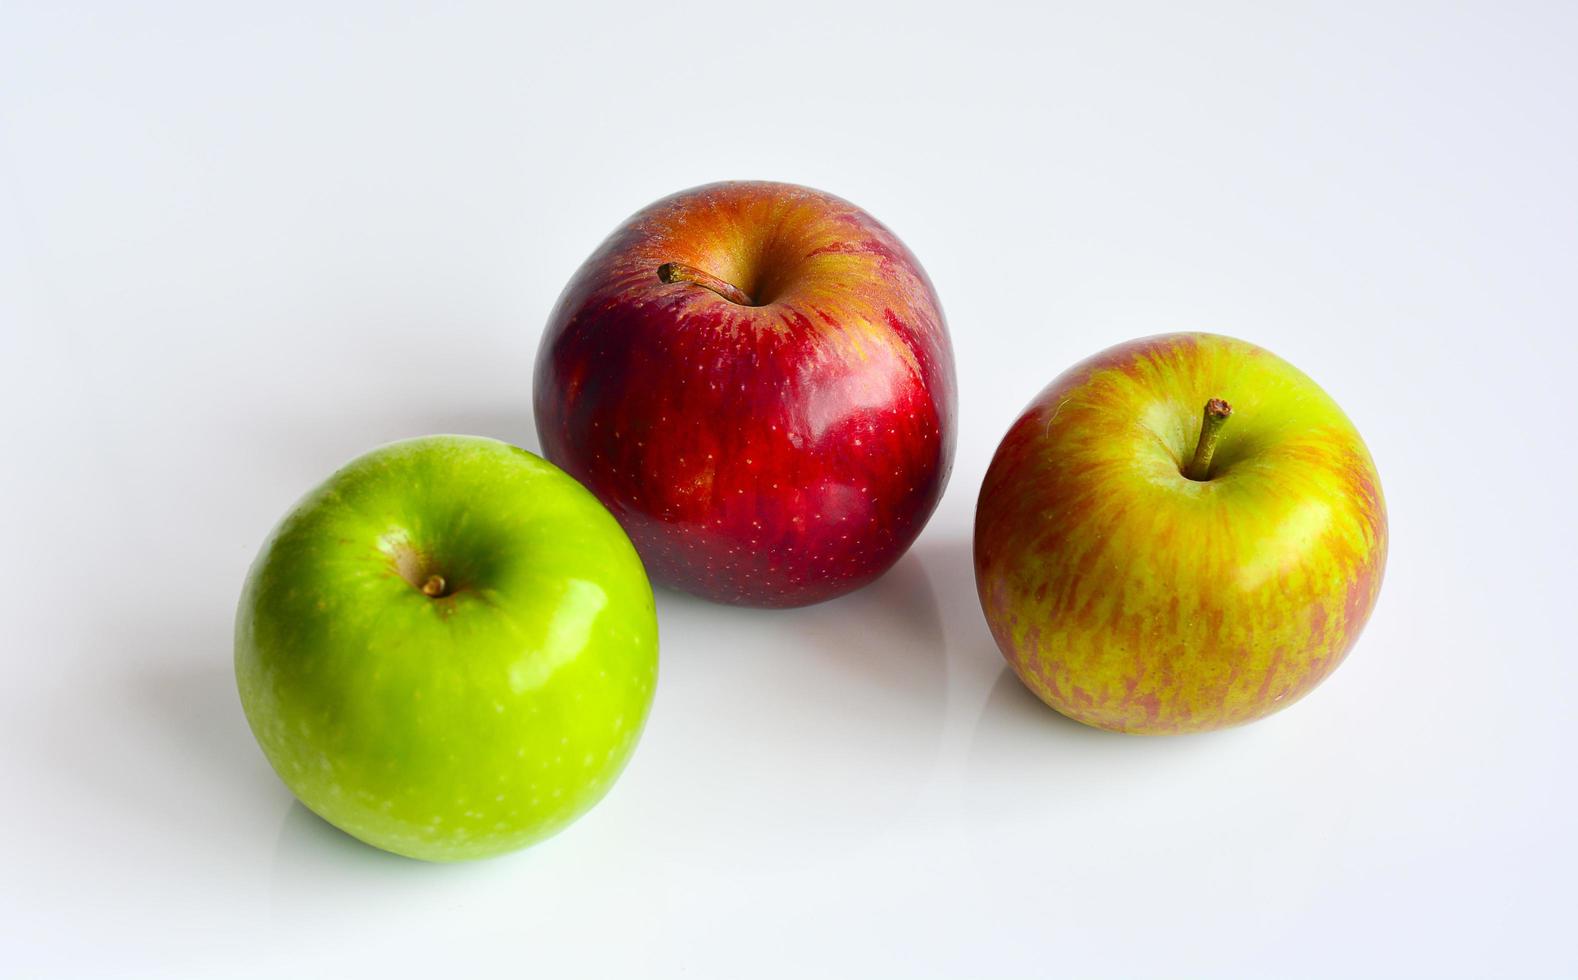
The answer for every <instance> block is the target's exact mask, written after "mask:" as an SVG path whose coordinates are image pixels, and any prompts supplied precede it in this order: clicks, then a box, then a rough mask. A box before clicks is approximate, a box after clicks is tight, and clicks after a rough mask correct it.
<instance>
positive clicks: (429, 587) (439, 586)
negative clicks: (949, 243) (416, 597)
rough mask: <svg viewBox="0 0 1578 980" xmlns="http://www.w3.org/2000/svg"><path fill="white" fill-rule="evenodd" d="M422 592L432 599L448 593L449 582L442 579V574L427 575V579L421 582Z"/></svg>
mask: <svg viewBox="0 0 1578 980" xmlns="http://www.w3.org/2000/svg"><path fill="white" fill-rule="evenodd" d="M422 594H423V595H425V596H432V597H433V598H434V599H438V598H441V597H443V596H446V595H448V594H449V583H448V582H445V581H444V576H442V575H429V576H428V577H427V581H426V582H423V583H422Z"/></svg>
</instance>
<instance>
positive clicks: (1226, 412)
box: [1184, 398, 1233, 481]
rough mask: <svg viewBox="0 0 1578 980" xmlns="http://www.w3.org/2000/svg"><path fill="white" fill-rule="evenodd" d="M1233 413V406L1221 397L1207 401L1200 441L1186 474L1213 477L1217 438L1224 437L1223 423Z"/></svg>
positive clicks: (1192, 476) (1204, 477)
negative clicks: (1212, 469) (1213, 460)
mask: <svg viewBox="0 0 1578 980" xmlns="http://www.w3.org/2000/svg"><path fill="white" fill-rule="evenodd" d="M1232 414H1233V406H1231V405H1229V404H1228V403H1227V402H1225V401H1223V400H1222V399H1220V398H1213V399H1211V400H1210V401H1208V402H1206V403H1205V418H1204V419H1202V420H1201V421H1200V441H1199V442H1198V443H1196V444H1195V447H1194V458H1193V459H1191V460H1189V465H1188V466H1186V467H1184V476H1186V477H1188V478H1189V479H1191V480H1197V481H1201V480H1209V479H1210V478H1211V457H1212V456H1214V455H1216V443H1217V440H1219V439H1221V438H1222V423H1224V422H1226V421H1227V419H1228V416H1230V415H1232Z"/></svg>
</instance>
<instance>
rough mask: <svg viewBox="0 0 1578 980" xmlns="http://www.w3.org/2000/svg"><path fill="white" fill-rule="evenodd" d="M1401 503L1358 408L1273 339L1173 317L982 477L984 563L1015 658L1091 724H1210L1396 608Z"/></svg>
mask: <svg viewBox="0 0 1578 980" xmlns="http://www.w3.org/2000/svg"><path fill="white" fill-rule="evenodd" d="M1386 546H1387V523H1386V504H1385V502H1384V500H1383V498H1382V495H1381V483H1380V479H1379V477H1378V476H1377V475H1376V471H1375V464H1374V462H1373V461H1372V460H1371V458H1370V453H1369V450H1368V449H1366V447H1365V445H1364V441H1363V440H1362V439H1360V438H1359V433H1358V431H1357V430H1356V429H1355V428H1354V426H1353V423H1351V422H1350V421H1349V420H1348V418H1347V416H1345V415H1344V414H1343V412H1342V410H1341V409H1340V408H1338V407H1337V404H1336V402H1334V401H1333V400H1332V399H1331V398H1330V397H1329V396H1328V395H1327V394H1326V393H1325V392H1324V391H1322V390H1321V388H1320V387H1319V386H1318V385H1316V384H1315V382H1313V381H1311V380H1310V379H1309V378H1308V377H1306V376H1305V375H1304V374H1303V373H1301V372H1300V371H1299V370H1298V369H1297V368H1295V367H1293V366H1292V365H1291V364H1288V363H1287V362H1286V361H1283V360H1282V359H1280V358H1278V357H1276V356H1275V355H1273V354H1271V353H1270V352H1268V351H1265V350H1263V349H1261V348H1259V347H1256V346H1255V345H1253V344H1249V343H1246V342H1244V341H1241V340H1234V339H1232V338H1229V337H1222V336H1216V335H1213V334H1201V333H1190V334H1172V335H1167V336H1160V337H1152V338H1148V339H1144V340H1137V341H1133V342H1131V343H1127V344H1123V345H1120V346H1118V347H1114V348H1111V349H1109V350H1106V351H1103V352H1102V353H1100V354H1097V355H1096V356H1094V357H1092V358H1090V359H1089V360H1087V361H1084V362H1083V363H1081V364H1079V365H1077V366H1075V367H1073V368H1071V369H1070V370H1069V371H1067V372H1065V373H1064V374H1063V375H1062V376H1060V377H1059V378H1057V379H1056V380H1055V381H1053V382H1052V384H1051V385H1049V386H1048V387H1047V388H1046V389H1045V390H1044V391H1042V392H1041V393H1040V394H1039V395H1038V396H1036V398H1035V400H1034V401H1032V402H1031V403H1030V406H1029V407H1028V408H1027V409H1025V411H1024V413H1023V414H1022V415H1020V417H1019V419H1018V420H1017V421H1016V422H1015V423H1014V424H1013V427H1012V428H1010V429H1009V431H1008V434H1007V436H1006V437H1005V438H1004V439H1003V441H1002V444H1001V445H1000V446H999V447H998V449H997V453H996V456H995V457H994V458H993V460H992V464H991V467H990V468H989V469H988V471H987V474H986V479H985V481H984V483H983V484H982V487H981V495H980V500H979V502H978V505H977V509H976V520H975V545H974V550H975V572H976V585H977V589H978V591H979V594H980V599H981V606H982V608H983V610H984V611H985V613H986V619H987V622H988V624H989V625H990V627H991V630H992V635H993V637H994V638H995V639H996V641H997V645H998V647H999V648H1000V649H1001V650H1002V652H1003V655H1004V657H1005V658H1006V659H1007V660H1008V663H1009V665H1010V666H1011V667H1012V668H1013V669H1014V671H1015V672H1016V673H1017V674H1018V675H1019V677H1020V679H1021V680H1022V681H1023V682H1024V683H1025V685H1026V686H1027V687H1029V688H1030V690H1032V691H1034V692H1035V694H1036V695H1037V696H1038V697H1040V698H1041V700H1043V701H1045V702H1046V703H1047V704H1049V705H1051V706H1052V707H1053V708H1055V709H1057V710H1058V711H1060V712H1062V713H1063V714H1065V715H1067V716H1068V717H1070V718H1073V719H1075V720H1076V721H1080V722H1084V723H1085V724H1088V725H1094V726H1096V727H1098V728H1105V729H1111V730H1114V731H1122V732H1136V733H1146V734H1162V733H1174V732H1196V731H1206V730H1210V729H1216V728H1222V727H1225V726H1229V725H1236V724H1241V723H1244V722H1248V721H1253V720H1255V719H1257V718H1261V717H1264V716H1266V715H1268V714H1270V713H1272V712H1274V711H1277V710H1278V709H1280V708H1284V707H1286V706H1288V705H1290V704H1292V703H1293V702H1295V701H1297V700H1298V699H1299V698H1301V697H1303V696H1304V695H1305V694H1308V693H1309V692H1310V691H1311V690H1312V689H1313V688H1314V687H1315V686H1316V685H1317V684H1319V683H1320V682H1321V681H1322V680H1324V679H1325V678H1326V677H1327V676H1329V675H1330V674H1331V672H1332V671H1333V670H1335V669H1336V668H1337V665H1338V664H1340V663H1341V662H1342V660H1343V658H1344V657H1345V656H1346V655H1347V654H1348V651H1349V650H1350V649H1351V648H1352V647H1353V645H1354V642H1355V641H1356V640H1357V639H1358V637H1359V633H1360V630H1361V629H1362V628H1363V627H1364V624H1365V622H1366V620H1368V618H1369V616H1370V611H1371V609H1372V608H1373V607H1374V605H1375V600H1376V595H1377V593H1378V592H1379V590H1380V587H1381V577H1382V572H1383V569H1384V567H1385V565H1386Z"/></svg>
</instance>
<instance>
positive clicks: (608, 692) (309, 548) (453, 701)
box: [235, 436, 657, 861]
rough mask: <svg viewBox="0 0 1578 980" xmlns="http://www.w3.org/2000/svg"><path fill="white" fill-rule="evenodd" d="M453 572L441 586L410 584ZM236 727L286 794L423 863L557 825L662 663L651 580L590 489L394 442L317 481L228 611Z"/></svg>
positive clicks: (442, 448)
mask: <svg viewBox="0 0 1578 980" xmlns="http://www.w3.org/2000/svg"><path fill="white" fill-rule="evenodd" d="M435 574H437V575H440V576H442V577H443V578H444V579H445V583H444V589H445V591H446V592H447V594H444V595H440V596H438V597H432V596H429V595H428V594H425V593H424V592H423V591H422V588H421V586H422V585H424V584H426V583H427V582H428V581H430V579H431V576H433V575H435ZM235 666H236V682H237V686H238V687H239V689H240V693H241V703H242V706H243V707H244V709H245V711H246V716H247V721H248V723H249V724H250V725H251V726H252V732H253V734H254V735H255V736H256V737H257V740H258V744H259V745H260V746H262V748H263V752H264V754H265V755H267V756H268V760H269V762H270V763H271V764H272V765H273V767H274V770H275V771H276V772H277V773H279V776H280V778H281V779H283V780H284V781H285V784H286V785H287V786H288V787H290V790H291V792H293V793H295V794H296V797H297V798H298V799H300V800H301V802H302V803H304V804H305V805H306V806H307V807H309V808H310V809H311V810H313V811H314V812H315V813H317V814H318V815H319V816H321V817H323V818H324V819H325V820H327V821H329V822H330V823H332V824H334V825H335V826H336V827H339V828H340V829H341V830H343V831H345V832H346V833H348V834H351V835H352V836H354V837H357V838H360V839H361V840H363V841H366V842H367V843H369V844H372V845H374V846H377V847H381V848H383V849H385V850H388V851H393V852H395V853H397V854H403V855H406V856H408V857H413V858H420V859H423V860H428V861H457V860H464V859H469V858H479V857H487V856H490V855H494V854H499V853H502V852H505V851H510V850H514V849H516V848H519V847H523V846H525V845H527V844H530V843H532V842H534V841H537V840H539V839H541V838H543V837H546V836H547V835H549V834H551V833H553V832H554V831H556V830H558V829H560V828H562V827H564V826H565V825H566V824H568V823H570V821H572V820H574V819H575V818H576V817H577V816H579V815H580V814H582V813H583V812H585V811H586V810H587V809H589V808H590V807H591V806H592V805H593V804H594V803H596V802H597V801H598V800H599V799H600V798H601V797H602V796H603V794H604V793H605V792H607V790H608V788H609V787H610V786H611V785H612V783H613V781H614V779H615V777H617V776H618V775H619V772H620V770H621V769H622V768H623V767H624V765H625V762H626V761H627V760H628V759H629V757H630V754H631V752H632V751H633V749H634V748H635V744H636V741H637V739H638V737H639V736H640V732H641V729H642V726H643V724H644V722H645V719H646V715H647V709H648V707H649V705H650V704H651V700H652V691H653V686H654V684H655V680H656V672H657V623H656V617H655V610H654V607H653V599H652V589H651V586H650V585H649V584H648V582H647V578H646V575H645V573H644V572H643V571H642V568H641V563H640V560H639V559H638V557H637V556H636V552H635V550H634V549H633V548H632V547H631V545H630V542H629V540H628V539H627V538H626V537H625V534H624V532H623V531H621V530H620V528H619V525H618V524H617V523H616V522H615V521H614V519H613V518H612V517H611V516H610V515H609V514H608V512H607V511H606V510H604V509H603V507H602V505H600V504H599V503H598V502H597V500H596V499H595V498H593V497H592V495H591V494H589V493H587V492H586V490H585V489H583V488H582V487H581V486H579V485H578V484H576V483H575V481H574V480H572V479H571V478H570V477H569V476H567V475H565V474H564V473H563V472H562V471H560V470H559V469H558V468H557V467H555V466H553V465H552V464H550V463H548V462H546V461H545V460H542V459H539V458H538V457H536V456H533V455H532V454H530V453H528V452H526V451H525V450H523V449H517V448H515V447H514V446H510V445H507V444H505V443H502V442H497V441H495V440H492V439H482V438H475V437H468V436H431V437H427V438H422V439H414V440H410V441H406V442H398V443H394V444H392V445H388V446H385V447H383V448H381V449H376V450H374V451H372V452H370V453H368V454H366V455H365V456H362V457H360V458H358V459H356V460H354V461H353V462H351V463H350V464H348V465H347V466H345V467H344V468H343V469H341V470H340V471H339V472H337V473H335V474H334V475H333V476H331V477H330V478H329V479H328V480H327V481H326V482H325V483H323V484H322V485H321V486H319V487H318V488H317V489H316V490H314V491H312V492H311V493H309V494H308V495H307V496H306V497H305V498H303V499H302V501H301V502H300V503H298V504H297V505H296V507H295V508H294V509H293V510H292V511H291V512H290V514H288V515H287V516H286V517H285V519H284V521H283V522H282V523H281V524H280V525H279V527H278V528H277V529H276V530H275V531H274V533H273V535H272V536H271V538H270V539H269V541H268V542H267V544H265V545H264V547H263V550H262V552H261V553H260V554H259V556H258V558H257V561H256V562H255V563H254V564H253V566H252V569H251V572H250V573H249V574H248V576H247V582H246V586H245V588H244V590H243V592H242V596H241V602H240V606H239V609H238V611H237V616H236V644H235Z"/></svg>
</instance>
